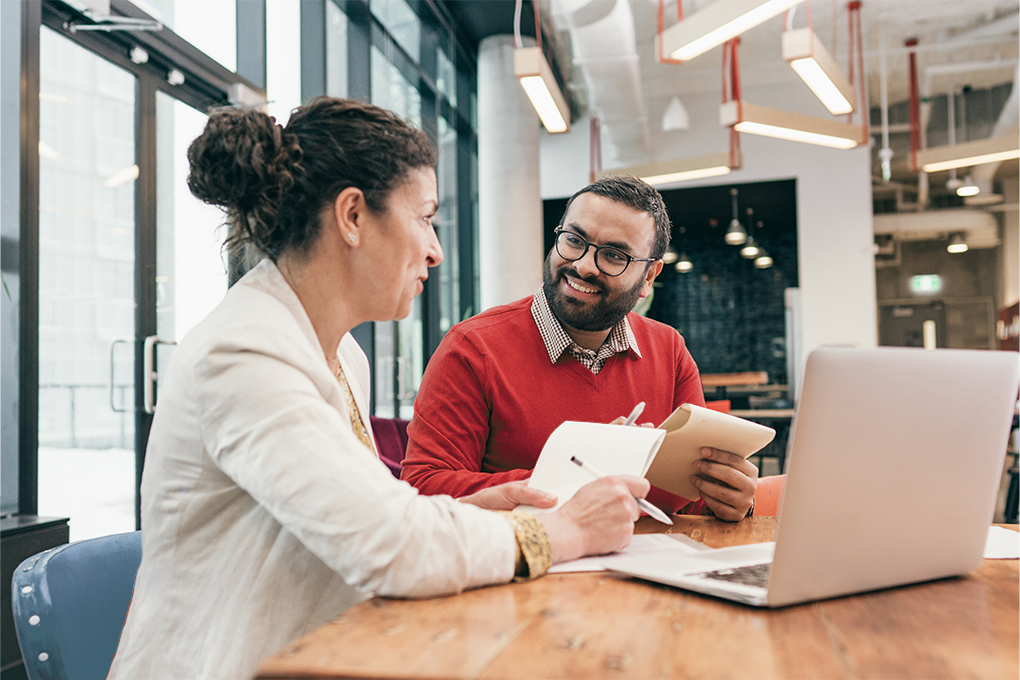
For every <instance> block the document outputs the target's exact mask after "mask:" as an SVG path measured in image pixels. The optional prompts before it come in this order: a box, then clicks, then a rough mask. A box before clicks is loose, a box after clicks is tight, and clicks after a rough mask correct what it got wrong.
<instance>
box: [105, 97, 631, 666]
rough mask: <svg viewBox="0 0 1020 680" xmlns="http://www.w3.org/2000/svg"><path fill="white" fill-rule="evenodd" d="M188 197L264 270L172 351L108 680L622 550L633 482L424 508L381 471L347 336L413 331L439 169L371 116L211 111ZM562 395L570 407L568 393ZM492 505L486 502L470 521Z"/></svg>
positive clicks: (432, 257) (215, 659)
mask: <svg viewBox="0 0 1020 680" xmlns="http://www.w3.org/2000/svg"><path fill="white" fill-rule="evenodd" d="M188 158H189V160H190V162H191V174H190V176H189V178H188V185H189V186H190V188H191V191H192V192H193V193H194V194H195V195H196V196H197V197H198V198H200V199H201V200H203V201H205V202H207V203H210V204H214V205H218V206H221V207H223V208H224V209H225V210H226V213H227V224H228V229H229V233H228V236H227V245H228V247H241V248H246V249H247V250H249V251H254V252H257V253H260V254H261V255H262V256H263V259H262V260H261V262H260V263H259V264H258V265H257V266H255V267H254V268H253V269H252V270H251V271H249V272H248V273H247V274H246V275H245V276H244V277H243V278H241V279H240V281H238V282H237V283H236V284H234V285H233V286H232V287H231V288H230V290H229V291H228V292H227V295H226V297H225V298H224V299H223V301H222V302H221V303H220V305H219V306H218V307H217V308H216V309H215V310H213V312H212V313H211V314H210V315H209V316H208V317H207V318H206V319H205V320H204V321H203V322H202V323H200V324H199V325H198V326H196V327H195V329H194V330H192V331H191V332H190V333H189V334H188V335H187V336H186V337H185V338H184V339H183V340H182V342H181V343H180V345H179V346H178V347H177V348H176V349H175V351H174V353H173V355H172V358H171V361H170V366H169V368H168V370H167V375H166V379H165V380H164V382H163V384H162V385H161V390H160V400H159V408H158V411H157V413H156V415H155V418H154V420H153V424H152V430H151V433H150V435H149V443H148V449H147V452H146V459H145V469H144V473H143V477H142V492H141V493H142V537H143V557H142V564H141V567H140V569H139V571H138V577H137V581H136V584H135V592H134V598H133V600H132V604H131V608H130V611H129V612H128V617H127V621H126V623H125V627H124V631H123V634H122V636H121V641H120V646H119V648H118V651H117V656H116V658H115V659H114V663H113V667H112V669H111V672H110V677H112V678H147V677H158V678H175V677H176V678H199V677H202V678H207V677H222V678H237V677H243V676H250V675H252V674H253V673H254V671H255V669H256V668H257V666H258V664H259V662H260V661H261V660H262V659H264V658H265V657H267V656H269V655H271V654H273V653H275V652H276V651H278V650H279V649H280V648H282V647H283V646H284V645H285V644H287V643H288V642H289V641H291V640H293V639H294V638H296V637H298V636H300V635H302V634H304V633H306V632H308V631H310V630H312V629H313V628H315V627H317V626H319V625H321V624H323V623H325V622H327V621H329V620H331V619H333V618H335V617H336V616H337V615H339V614H340V613H341V612H343V611H344V610H345V609H347V608H348V607H350V606H352V605H354V604H357V603H358V602H361V601H363V600H365V599H366V598H368V597H370V596H372V595H385V596H393V597H428V596H434V595H441V594H448V593H455V592H458V591H461V590H463V589H465V588H473V587H477V586H482V585H486V584H494V583H506V582H509V581H511V580H513V579H515V578H517V579H527V578H534V577H537V576H540V575H542V574H543V573H544V572H545V570H546V569H547V568H548V567H549V565H550V564H551V563H554V562H557V561H560V560H564V559H571V558H575V557H580V556H582V555H585V554H598V553H605V552H611V551H613V550H617V549H619V548H622V547H624V546H625V545H627V544H628V543H629V541H630V537H631V534H632V531H633V521H634V520H635V519H636V518H637V517H638V509H637V506H636V504H635V501H634V496H635V495H636V496H643V495H644V494H645V493H646V492H647V490H648V484H647V482H646V481H645V480H643V479H637V478H627V477H617V478H606V479H601V480H598V481H596V482H593V483H592V484H589V485H588V486H587V487H585V488H584V489H582V490H581V492H579V493H578V494H577V495H576V496H574V498H573V499H571V500H570V501H568V502H567V503H565V504H564V505H563V506H562V507H561V508H560V509H559V510H558V511H556V512H554V513H545V514H540V515H537V516H532V515H528V514H526V513H521V512H513V513H508V512H502V513H501V512H492V511H490V510H488V509H482V508H490V509H511V508H513V507H514V506H516V505H517V504H520V503H528V504H532V505H536V506H544V507H549V506H551V505H552V504H553V503H554V501H555V499H553V498H551V497H549V496H547V495H546V494H542V493H541V492H537V491H535V490H533V489H529V488H528V487H526V486H524V485H523V484H521V483H515V484H511V485H504V486H503V487H495V488H492V489H487V490H486V491H483V492H480V493H479V494H476V495H475V496H471V497H467V498H463V499H461V502H457V501H454V500H453V499H452V498H449V497H447V496H420V495H418V493H417V491H416V490H415V489H413V488H412V487H411V486H409V485H407V484H406V483H404V482H400V481H398V480H396V479H394V478H393V476H392V475H391V474H390V472H389V471H388V470H387V468H386V467H385V466H384V465H383V464H382V463H381V462H380V461H379V459H378V456H377V454H376V451H375V448H374V446H373V442H372V434H371V431H370V429H369V427H370V426H369V422H368V412H367V405H368V403H369V398H368V390H369V385H370V379H369V366H368V361H367V359H366V357H365V355H364V353H363V352H362V351H361V350H360V349H359V347H358V345H357V343H356V342H355V341H354V339H353V338H352V337H351V335H350V333H349V331H350V330H351V329H352V328H354V327H355V326H357V325H358V324H360V323H364V322H366V321H387V320H390V319H399V318H402V317H404V316H406V315H407V314H408V313H409V312H410V309H411V304H412V300H413V299H414V297H415V296H417V295H418V294H419V293H421V291H422V288H423V282H424V281H425V279H426V278H427V277H428V274H429V268H430V267H435V266H436V265H438V264H439V263H440V262H441V261H442V259H443V252H442V248H441V247H440V245H439V242H438V240H437V238H436V234H435V231H434V229H433V226H432V217H433V215H434V214H435V212H436V209H437V206H438V198H437V192H436V175H435V165H436V152H435V150H434V149H433V147H432V145H431V144H430V143H429V140H428V139H427V137H426V136H425V135H424V134H423V133H422V132H421V131H419V130H416V129H414V128H412V127H410V126H409V125H407V124H406V123H404V122H403V121H401V120H400V119H399V118H397V117H396V116H394V115H393V114H391V113H389V112H387V111H384V110H382V109H379V108H377V107H374V106H370V105H366V104H360V103H357V102H353V101H347V100H342V99H332V98H321V99H318V100H316V101H314V102H312V103H311V104H309V105H307V106H304V107H301V108H299V109H298V110H296V111H295V113H294V114H293V116H292V117H291V119H290V122H289V123H288V124H287V126H286V127H281V126H279V125H277V124H276V123H275V121H274V120H273V119H272V118H270V117H269V116H267V115H266V114H265V113H262V112H261V111H257V110H243V109H223V110H218V111H215V112H213V114H212V115H211V116H210V119H209V122H208V125H207V127H206V129H205V132H204V133H203V134H202V136H201V137H199V138H198V139H197V140H195V142H194V143H193V144H192V146H191V148H190V149H189V151H188ZM567 398H569V397H567ZM477 506H481V507H477Z"/></svg>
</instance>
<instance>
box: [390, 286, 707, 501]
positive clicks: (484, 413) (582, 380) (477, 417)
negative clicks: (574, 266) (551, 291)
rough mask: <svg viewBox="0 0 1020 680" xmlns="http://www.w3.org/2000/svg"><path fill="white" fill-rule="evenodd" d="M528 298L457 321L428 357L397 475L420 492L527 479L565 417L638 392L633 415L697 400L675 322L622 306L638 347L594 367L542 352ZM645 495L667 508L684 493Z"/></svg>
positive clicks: (461, 490)
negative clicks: (640, 406) (642, 405)
mask: <svg viewBox="0 0 1020 680" xmlns="http://www.w3.org/2000/svg"><path fill="white" fill-rule="evenodd" d="M531 303H532V298H531V297H528V298H525V299H523V300H518V301H517V302H514V303H511V304H509V305H504V306H501V307H495V308H493V309H490V310H488V311H486V312H484V313H482V314H479V315H478V316H475V317H473V318H471V319H468V320H467V321H464V322H462V323H459V324H457V325H455V326H454V327H453V328H451V329H450V331H449V332H448V333H447V334H446V337H445V338H444V339H443V341H442V343H440V345H439V348H438V349H437V350H436V353H435V354H434V355H433V357H432V359H431V360H429V364H428V367H427V369H426V370H425V375H424V378H423V380H422V384H421V389H420V391H419V392H418V397H417V399H416V400H415V403H414V417H413V419H412V420H411V424H410V425H409V426H408V430H407V434H408V439H409V441H408V447H407V456H406V457H405V458H404V462H403V470H402V473H401V475H400V478H401V479H404V480H406V481H408V482H410V483H411V484H412V485H414V486H416V487H417V488H418V489H419V490H420V491H421V492H422V493H426V494H449V495H451V496H454V497H460V496H465V495H468V494H471V493H474V492H476V491H478V490H479V489H482V488H485V487H489V486H495V485H497V484H502V483H504V482H510V481H514V480H519V479H527V478H528V477H529V476H530V475H531V470H532V468H534V466H535V462H536V461H537V460H538V456H539V454H540V453H541V452H542V447H543V446H544V444H545V441H546V439H548V438H549V435H550V434H552V432H553V430H555V429H556V428H557V427H558V426H559V425H560V424H561V423H563V422H564V421H566V420H579V421H587V422H598V423H605V422H609V421H611V420H613V419H614V418H617V417H618V416H626V415H627V414H628V413H630V411H631V409H633V408H634V404H636V403H638V402H639V401H644V402H645V404H646V406H645V410H644V413H643V414H642V416H641V418H640V419H639V421H640V422H652V423H656V424H658V423H660V422H662V421H663V420H665V419H666V417H667V416H668V415H669V414H670V413H672V412H673V410H674V409H675V408H676V407H678V406H680V405H681V404H685V403H692V404H698V405H699V406H704V404H705V399H704V394H703V392H702V387H701V377H700V376H699V374H698V367H697V366H696V365H695V363H694V360H693V359H692V358H691V355H690V353H689V352H688V351H687V348H686V346H685V345H684V341H683V338H681V337H680V334H679V333H677V332H676V330H675V329H673V328H671V327H669V326H666V325H664V324H661V323H659V322H657V321H652V320H650V319H646V318H644V317H641V316H639V315H637V314H634V313H631V314H629V315H628V317H627V318H628V320H629V321H630V325H631V328H632V330H633V331H634V338H635V340H636V341H637V347H638V349H639V351H640V352H641V356H640V357H639V356H638V355H637V353H635V352H634V351H633V349H631V350H629V351H627V352H621V353H617V354H615V355H613V356H612V357H611V358H610V359H609V360H608V361H607V362H606V364H605V366H604V367H603V368H602V370H601V371H600V372H599V374H598V375H594V374H592V372H591V371H589V370H588V369H587V368H585V367H584V366H582V365H581V364H580V363H578V361H577V360H576V359H575V358H574V357H573V356H571V355H570V354H569V353H567V352H564V354H563V355H562V356H561V357H560V359H559V360H558V361H557V362H556V363H555V364H552V363H551V362H550V361H549V353H548V352H547V351H546V348H545V344H544V343H543V342H542V337H541V336H540V335H539V332H538V327H537V326H536V325H535V321H534V319H533V318H532V316H531ZM660 493H661V494H665V492H660ZM665 495H667V496H668V495H669V494H665ZM651 500H653V502H656V504H658V505H660V506H664V507H665V506H669V509H670V510H674V511H675V510H676V509H677V508H679V507H681V506H682V505H684V504H686V503H687V501H686V500H682V499H680V498H679V497H676V496H673V497H672V499H671V501H672V502H657V500H661V498H660V499H655V498H652V499H651ZM701 505H702V504H701V503H699V504H697V506H698V507H694V508H690V509H689V510H690V511H694V512H698V511H700V510H701Z"/></svg>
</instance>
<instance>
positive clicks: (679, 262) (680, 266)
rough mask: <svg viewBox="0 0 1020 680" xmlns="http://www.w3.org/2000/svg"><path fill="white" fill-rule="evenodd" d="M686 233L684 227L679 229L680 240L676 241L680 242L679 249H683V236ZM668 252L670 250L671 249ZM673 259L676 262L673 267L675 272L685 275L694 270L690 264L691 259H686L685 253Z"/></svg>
mask: <svg viewBox="0 0 1020 680" xmlns="http://www.w3.org/2000/svg"><path fill="white" fill-rule="evenodd" d="M686 233H687V228H686V227H680V238H679V239H678V241H679V242H680V247H681V248H683V245H684V234H686ZM670 250H672V248H671V249H670ZM675 252H676V251H674V255H675ZM663 259H665V258H663ZM673 259H674V260H675V261H676V265H675V267H676V270H677V271H678V272H680V273H681V274H686V273H687V272H689V271H691V270H692V269H694V264H693V263H692V262H691V258H689V257H687V253H686V252H681V253H680V255H679V256H677V257H674V258H673ZM667 262H668V261H667Z"/></svg>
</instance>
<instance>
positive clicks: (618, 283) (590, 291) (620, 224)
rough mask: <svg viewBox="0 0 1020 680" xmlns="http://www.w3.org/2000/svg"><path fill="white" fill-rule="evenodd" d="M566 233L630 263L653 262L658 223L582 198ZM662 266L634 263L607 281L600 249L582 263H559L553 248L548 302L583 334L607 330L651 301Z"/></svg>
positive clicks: (545, 277)
mask: <svg viewBox="0 0 1020 680" xmlns="http://www.w3.org/2000/svg"><path fill="white" fill-rule="evenodd" d="M560 226H561V228H562V229H564V230H566V231H570V232H573V233H575V234H577V235H579V236H581V237H583V238H584V239H585V240H587V241H588V242H589V243H591V244H592V245H593V246H595V245H599V246H613V247H614V248H617V249H619V250H621V251H623V252H625V253H627V254H628V255H630V256H631V257H650V254H651V250H652V241H653V238H654V235H655V220H654V219H653V218H652V216H651V215H649V214H648V213H647V212H642V211H640V210H636V209H634V208H631V207H630V206H627V205H624V204H622V203H618V202H616V201H614V200H612V199H610V198H606V197H605V196H599V195H598V194H594V193H590V192H589V193H583V194H581V195H579V196H577V198H575V199H574V201H573V202H572V203H571V204H570V208H569V209H568V210H567V214H566V215H564V217H563V223H562V224H561V225H560ZM660 269H661V262H655V263H652V265H651V266H648V263H645V262H631V263H630V265H629V266H628V267H627V269H626V271H624V272H623V274H621V275H619V276H606V275H605V274H604V273H602V272H601V271H600V270H599V269H598V267H596V265H595V248H594V247H591V248H589V249H588V252H587V253H585V254H584V257H582V258H581V259H579V260H576V261H574V262H570V261H568V260H565V259H563V258H562V257H560V255H559V253H557V252H556V248H555V247H554V248H553V249H552V250H550V251H549V257H547V258H546V261H545V268H544V270H543V272H542V281H543V284H544V290H545V296H546V298H547V299H548V300H549V306H550V307H551V308H552V311H553V313H554V314H555V315H556V318H558V319H559V320H560V323H562V324H563V325H564V326H567V327H569V328H573V329H576V330H579V331H602V330H608V329H610V328H612V327H613V326H615V325H616V324H617V323H619V322H620V320H621V319H623V317H625V316H626V315H627V313H628V312H629V311H630V310H632V309H633V308H634V305H635V304H637V301H638V299H640V298H641V297H644V296H645V295H648V293H649V292H651V289H652V281H654V280H655V276H656V275H657V274H658V272H659V270H660Z"/></svg>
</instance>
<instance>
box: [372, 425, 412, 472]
mask: <svg viewBox="0 0 1020 680" xmlns="http://www.w3.org/2000/svg"><path fill="white" fill-rule="evenodd" d="M369 420H370V421H371V423H372V434H373V435H375V447H376V450H377V451H379V459H380V460H382V462H383V463H384V464H385V465H386V467H388V468H389V470H390V472H392V473H393V476H394V477H396V478H398V479H399V478H400V463H401V462H402V461H403V460H404V454H405V453H407V423H408V421H406V420H402V419H400V418H377V417H376V416H371V417H370V418H369Z"/></svg>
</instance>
